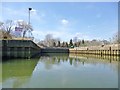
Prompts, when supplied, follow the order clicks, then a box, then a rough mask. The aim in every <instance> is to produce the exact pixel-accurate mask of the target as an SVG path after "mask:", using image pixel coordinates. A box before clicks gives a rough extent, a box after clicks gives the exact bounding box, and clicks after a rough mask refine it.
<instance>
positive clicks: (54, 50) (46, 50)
mask: <svg viewBox="0 0 120 90" xmlns="http://www.w3.org/2000/svg"><path fill="white" fill-rule="evenodd" d="M41 53H69V49H64V48H43V49H41Z"/></svg>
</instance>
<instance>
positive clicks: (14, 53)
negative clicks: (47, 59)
mask: <svg viewBox="0 0 120 90" xmlns="http://www.w3.org/2000/svg"><path fill="white" fill-rule="evenodd" d="M0 42H2V46H1V47H2V58H31V57H33V56H34V55H35V54H37V53H39V52H40V47H39V46H37V44H35V43H34V42H33V41H31V40H1V41H0Z"/></svg>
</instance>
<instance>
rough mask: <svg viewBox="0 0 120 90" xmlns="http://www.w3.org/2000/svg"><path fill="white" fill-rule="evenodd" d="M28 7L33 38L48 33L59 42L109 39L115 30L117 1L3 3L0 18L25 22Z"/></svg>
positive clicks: (41, 36) (41, 38)
mask: <svg viewBox="0 0 120 90" xmlns="http://www.w3.org/2000/svg"><path fill="white" fill-rule="evenodd" d="M29 7H31V8H32V11H31V13H30V15H31V18H30V22H31V25H32V26H33V29H34V31H33V32H32V33H33V36H34V37H35V39H39V40H43V39H44V38H45V35H47V34H52V35H53V37H55V38H60V40H61V41H69V40H70V39H73V38H74V37H78V38H79V39H85V40H92V39H99V40H103V39H106V40H109V38H112V37H113V35H114V34H115V33H117V31H118V3H117V2H3V3H2V18H0V21H5V20H13V21H16V20H24V21H27V22H28V8H29Z"/></svg>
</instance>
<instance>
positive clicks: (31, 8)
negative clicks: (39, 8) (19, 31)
mask: <svg viewBox="0 0 120 90" xmlns="http://www.w3.org/2000/svg"><path fill="white" fill-rule="evenodd" d="M28 9H29V12H28V13H29V20H28V24H29V25H30V11H31V10H32V8H28Z"/></svg>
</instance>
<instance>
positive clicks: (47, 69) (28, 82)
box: [2, 53, 118, 88]
mask: <svg viewBox="0 0 120 90" xmlns="http://www.w3.org/2000/svg"><path fill="white" fill-rule="evenodd" d="M103 58H104V59H103ZM2 64H3V65H2V70H3V72H2V78H3V81H2V82H3V84H2V85H3V87H9V88H10V87H11V88H50V87H51V88H55V87H56V88H60V87H63V88H65V87H68V88H70V87H71V88H77V87H79V88H87V87H88V88H94V87H95V88H106V87H107V88H114V87H118V86H117V85H118V84H117V83H118V62H117V61H116V59H115V58H114V59H113V58H112V57H111V59H110V58H109V57H106V58H105V57H101V58H100V56H86V55H77V54H62V53H56V54H55V53H43V54H42V55H41V56H40V58H36V59H17V60H9V61H6V62H3V63H2ZM111 77H112V78H111ZM98 81H99V82H98ZM111 81H112V82H111Z"/></svg>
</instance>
